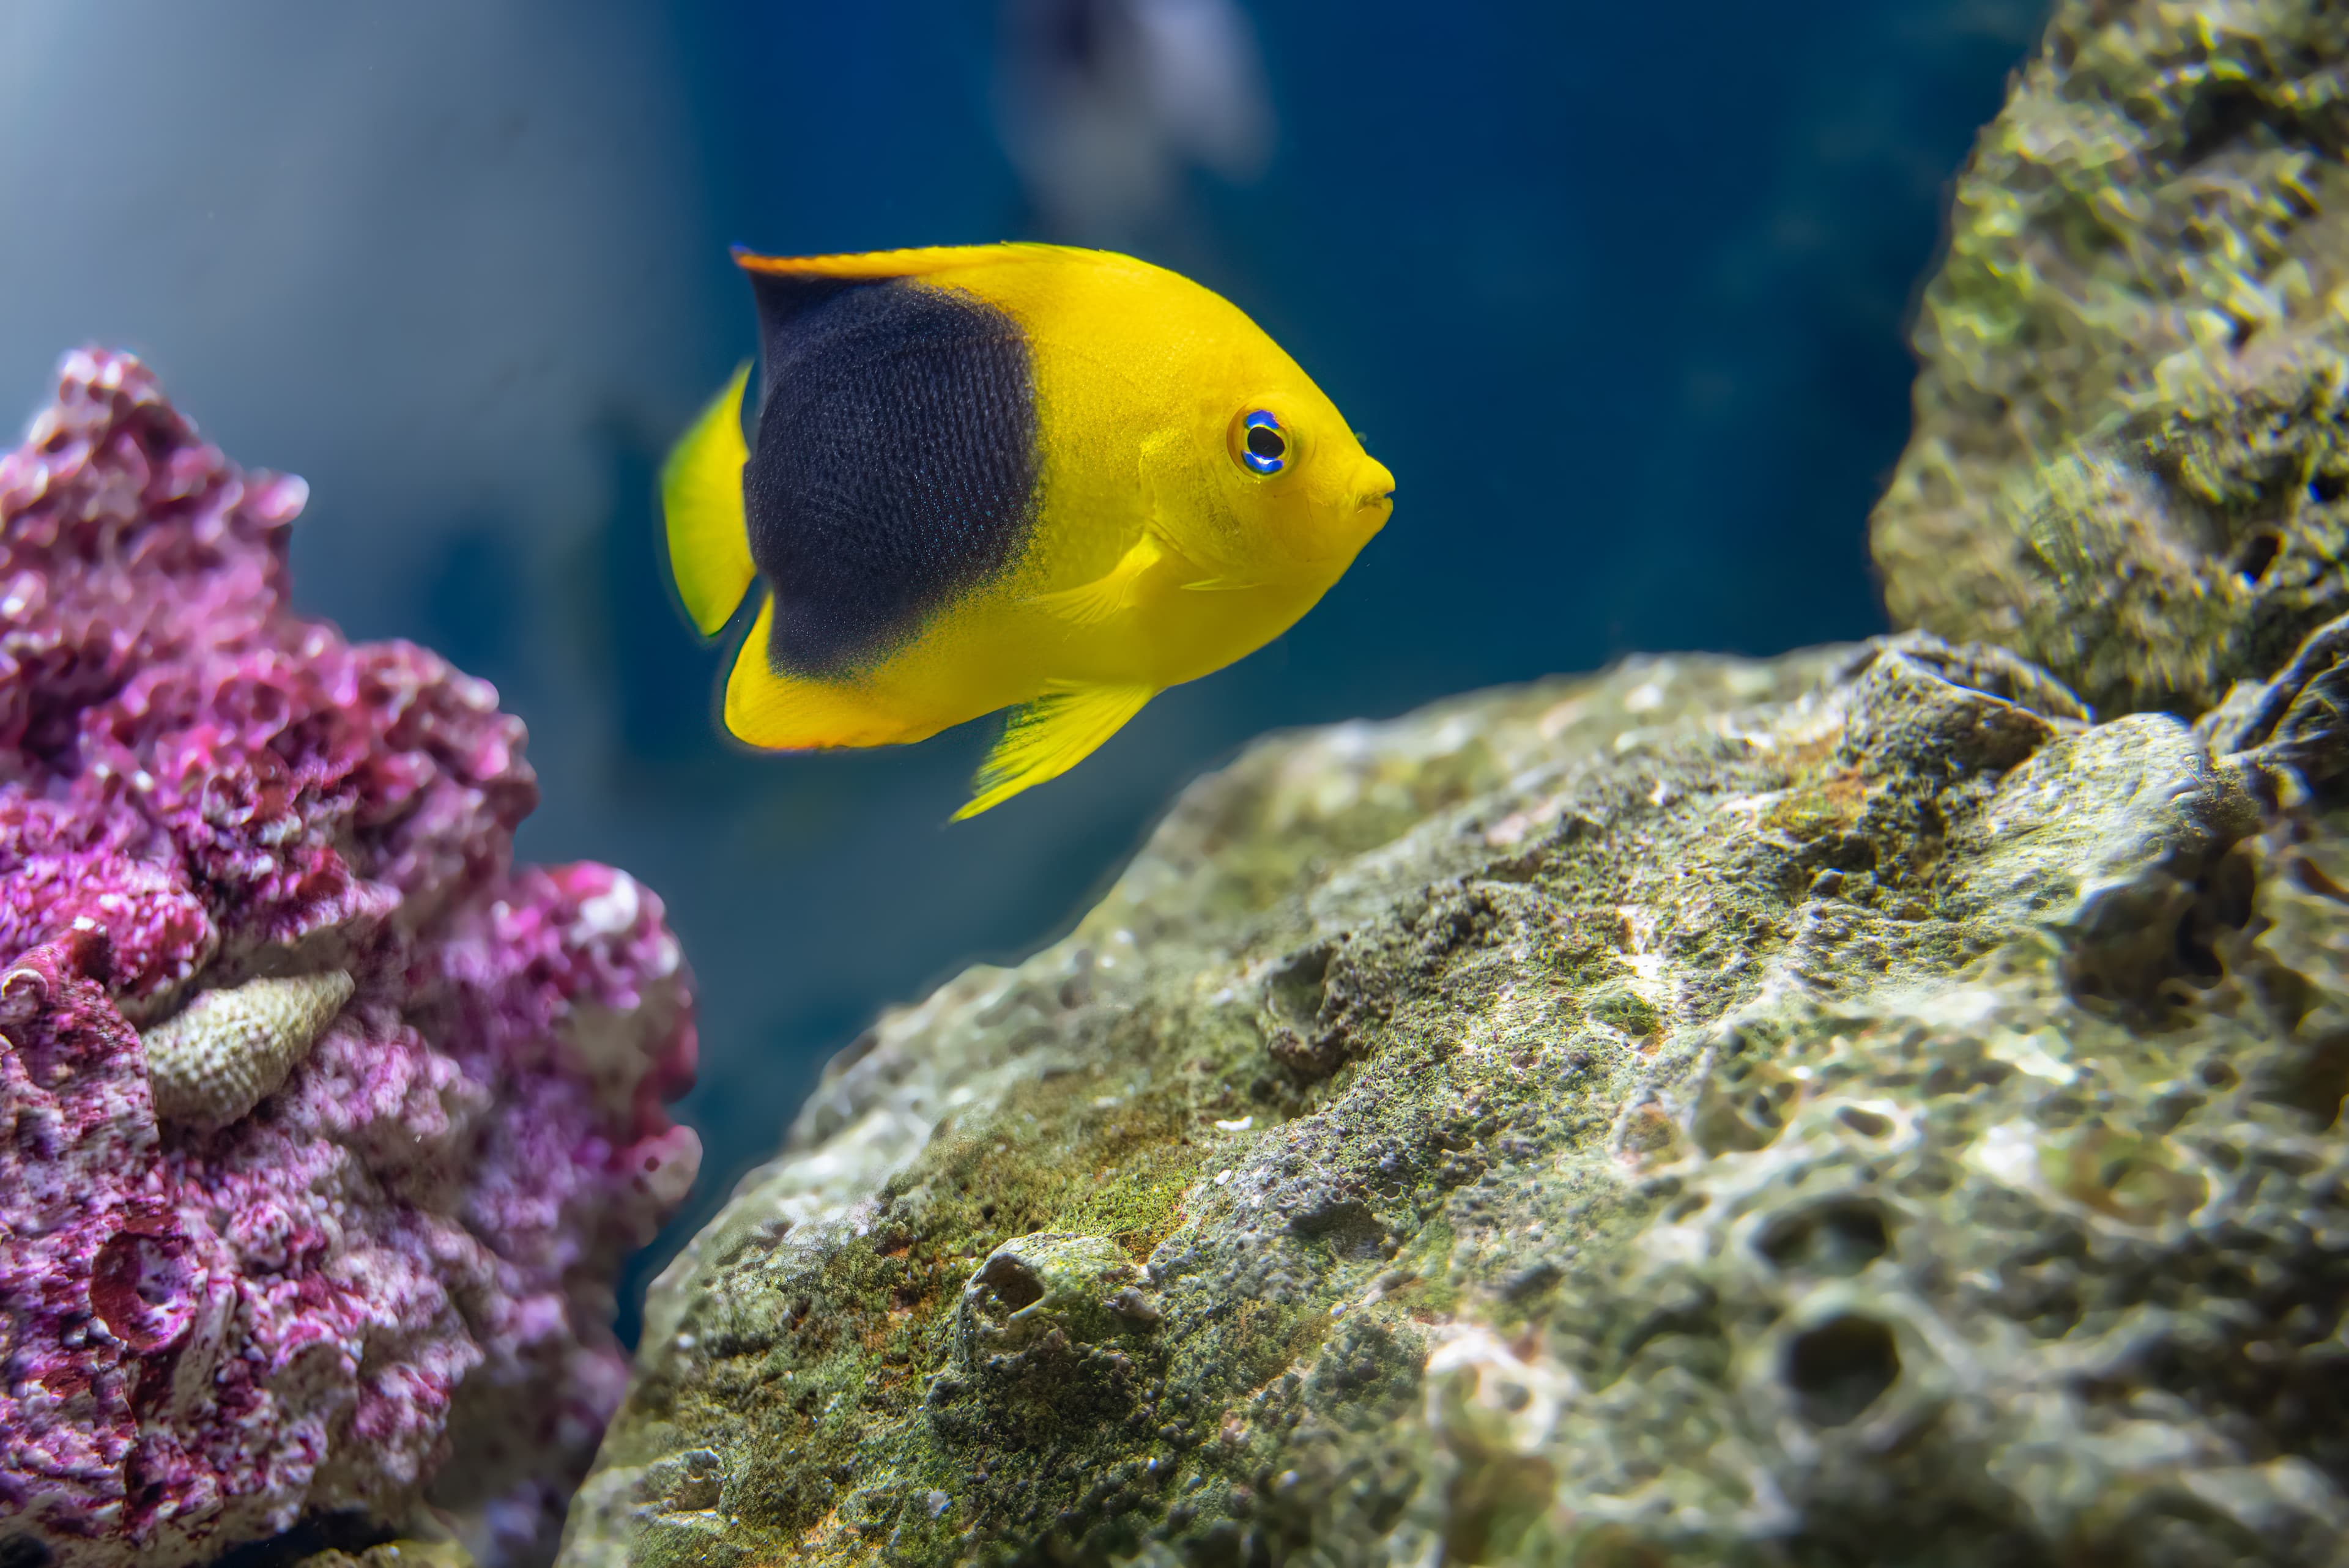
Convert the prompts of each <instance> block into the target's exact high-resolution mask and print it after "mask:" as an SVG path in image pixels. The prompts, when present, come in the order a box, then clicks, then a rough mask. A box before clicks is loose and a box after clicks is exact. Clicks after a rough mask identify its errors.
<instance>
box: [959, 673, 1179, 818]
mask: <svg viewBox="0 0 2349 1568" xmlns="http://www.w3.org/2000/svg"><path fill="white" fill-rule="evenodd" d="M1157 695H1158V692H1157V689H1156V688H1155V687H1153V686H1054V687H1052V688H1050V690H1047V691H1046V692H1045V693H1044V695H1043V696H1040V697H1038V698H1037V699H1036V700H1035V701H1034V702H1031V703H1030V704H1029V705H1028V706H1027V707H1023V708H1020V709H1019V710H1018V711H1016V712H1015V713H1013V714H1012V716H1011V724H1010V727H1009V728H1007V729H1006V730H1004V732H1003V738H1002V739H1001V740H999V741H997V742H996V743H995V749H994V750H992V751H990V752H988V754H987V760H986V762H984V763H982V764H981V765H980V767H979V769H978V779H977V780H976V783H977V788H978V793H977V794H975V795H973V796H972V797H971V798H970V803H969V804H968V805H967V806H965V807H964V808H963V809H962V810H959V811H957V812H956V813H955V814H954V820H956V821H957V822H959V821H961V820H964V819H965V818H968V817H976V816H978V814H979V813H980V812H981V811H985V810H990V809H991V808H993V807H997V806H1000V805H1001V804H1003V802H1004V801H1006V800H1009V799H1011V797H1013V796H1014V795H1017V794H1019V791H1021V790H1022V789H1027V788H1029V787H1030V785H1034V784H1041V783H1043V782H1044V780H1046V779H1058V778H1059V777H1060V776H1061V774H1063V773H1066V772H1067V771H1068V770H1069V769H1071V768H1074V767H1075V766H1076V765H1077V764H1078V763H1080V762H1082V761H1083V760H1084V759H1085V758H1088V757H1090V756H1092V753H1093V751H1094V749H1095V748H1097V747H1099V746H1100V745H1101V743H1102V741H1104V740H1107V739H1108V738H1110V737H1111V736H1112V735H1115V734H1116V733H1117V732H1118V730H1119V729H1120V728H1122V727H1123V726H1124V724H1125V721H1126V720H1127V719H1130V718H1132V717H1133V716H1134V715H1135V714H1137V713H1140V712H1141V711H1142V705H1143V704H1144V703H1146V702H1148V701H1149V700H1150V699H1151V698H1152V697H1154V696H1157Z"/></svg>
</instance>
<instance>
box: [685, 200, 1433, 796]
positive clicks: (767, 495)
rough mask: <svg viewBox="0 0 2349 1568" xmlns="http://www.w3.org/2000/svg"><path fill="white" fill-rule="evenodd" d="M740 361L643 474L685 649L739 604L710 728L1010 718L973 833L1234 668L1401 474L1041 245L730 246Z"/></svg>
mask: <svg viewBox="0 0 2349 1568" xmlns="http://www.w3.org/2000/svg"><path fill="white" fill-rule="evenodd" d="M735 260H736V262H737V263H739V264H740V266H741V267H742V269H743V270H744V272H746V273H748V274H749V275H750V285H751V292H752V294H754V295H755V297H756V301H757V305H758V317H759V362H760V371H761V374H760V385H759V405H758V409H757V415H756V419H755V422H754V426H753V428H752V430H751V433H750V438H749V439H748V440H747V441H746V440H745V439H744V435H743V428H742V397H743V391H744V388H745V387H746V386H747V384H748V381H749V378H750V366H749V365H748V364H745V365H744V366H742V367H741V368H740V370H738V371H736V372H735V374H734V378H733V380H732V381H731V382H730V383H729V384H728V386H727V387H726V389H725V390H724V391H723V392H721V393H720V394H719V396H718V397H717V399H716V400H715V401H714V402H712V403H711V404H710V405H709V408H708V409H707V410H706V411H705V412H704V413H703V414H702V416H701V418H699V420H698V422H697V423H696V424H695V425H694V427H693V428H692V429H691V430H690V431H688V433H687V435H686V437H685V438H684V439H683V440H682V441H680V442H679V443H678V447H677V449H676V450H675V451H674V452H673V453H672V454H671V455H670V457H669V459H668V461H667V464H666V466H665V467H664V468H663V469H662V473H661V495H662V504H663V508H664V510H665V511H666V513H667V530H668V550H669V562H670V567H671V569H672V571H673V572H674V573H676V577H677V585H678V593H679V594H680V596H681V597H682V598H683V600H684V602H685V607H686V611H687V613H688V614H690V615H691V616H692V618H693V621H694V624H696V625H697V626H698V627H699V628H700V630H701V632H702V634H703V635H705V636H714V635H716V634H718V632H719V630H720V629H721V628H723V626H724V625H725V624H726V623H727V622H728V621H729V620H730V619H731V618H732V616H733V614H734V612H735V611H736V610H737V609H738V608H739V607H740V604H741V603H742V601H743V599H744V597H745V596H746V595H747V594H749V593H750V591H751V589H752V586H753V584H754V583H759V584H761V585H763V588H764V590H765V592H764V593H763V595H762V599H761V604H760V607H759V613H758V616H757V619H756V620H755V621H754V622H753V623H752V624H751V626H750V633H749V635H748V636H747V637H746V638H745V639H744V641H743V644H742V646H741V649H740V653H739V654H738V655H737V656H736V658H735V662H734V666H733V673H732V674H731V675H730V676H729V677H728V679H727V683H726V707H725V712H726V727H727V728H728V729H730V730H731V731H732V732H733V733H734V734H735V735H736V736H737V737H739V738H741V739H743V740H745V741H748V742H750V744H751V745H754V746H759V747H766V748H779V749H801V748H816V747H835V746H888V745H895V744H899V743H902V742H909V741H916V740H922V739H926V738H928V737H930V736H932V735H935V734H936V733H937V732H938V731H939V730H942V729H945V728H947V727H949V726H951V725H957V724H960V723H962V722H963V721H964V720H966V719H971V718H977V717H979V716H981V715H983V714H988V713H993V712H995V711H996V710H997V709H999V708H1006V707H1009V708H1013V709H1015V710H1016V711H1015V712H1014V713H1013V714H1012V716H1011V720H1010V723H1009V727H1007V729H1006V730H1005V732H1004V735H1003V738H1002V739H1001V740H1000V741H999V743H998V744H997V746H996V747H995V748H994V750H993V751H991V752H990V753H989V754H988V758H987V761H986V763H985V765H984V766H983V767H982V768H981V769H979V774H978V780H977V783H976V787H975V792H974V794H973V795H972V798H971V799H970V801H969V802H968V804H967V805H965V806H964V807H963V808H962V810H960V811H958V812H957V813H956V817H957V820H959V819H961V818H964V817H969V816H974V815H976V814H978V812H980V811H984V810H988V808H989V807H992V806H996V805H999V804H1000V803H1001V802H1002V801H1004V800H1006V799H1009V798H1010V797H1011V796H1013V795H1016V794H1018V793H1019V791H1020V790H1022V789H1027V788H1028V787H1029V786H1030V785H1032V784H1040V783H1042V782H1043V781H1044V780H1046V779H1051V778H1055V777H1057V776H1058V775H1060V774H1061V773H1063V772H1065V771H1067V770H1068V769H1070V768H1071V767H1074V766H1075V765H1076V764H1077V763H1078V762H1080V761H1081V760H1082V759H1083V758H1085V757H1086V756H1087V755H1088V754H1089V753H1091V752H1092V750H1093V748H1096V747H1098V746H1100V745H1101V744H1102V742H1103V741H1104V740H1106V739H1108V738H1110V736H1111V735H1112V734H1114V733H1115V732H1116V731H1117V729H1118V727H1120V726H1121V725H1123V724H1124V723H1125V722H1126V720H1128V719H1130V718H1132V717H1133V716H1134V715H1135V714H1136V713H1138V712H1139V711H1141V708H1142V706H1143V704H1144V703H1146V702H1148V701H1149V700H1150V699H1151V698H1152V697H1153V696H1155V695H1157V694H1158V693H1159V692H1161V691H1163V690H1164V689H1165V688H1166V687H1168V686H1174V685H1176V684H1178V683H1180V682H1183V681H1187V680H1195V679H1197V678H1198V677H1199V676H1204V675H1206V674H1208V673H1210V672H1211V671H1214V670H1217V669H1221V668H1222V667H1223V666H1224V665H1227V664H1230V663H1231V662H1232V661H1234V660H1235V659H1237V658H1240V657H1241V656H1243V655H1247V654H1249V653H1252V652H1254V651H1255V650H1256V649H1257V648H1259V647H1261V646H1263V645H1265V644H1266V643H1268V642H1269V641H1271V640H1272V639H1273V638H1274V637H1276V636H1278V635H1279V634H1281V633H1282V632H1284V631H1286V630H1288V627H1289V626H1291V625H1292V624H1295V623H1296V621H1297V620H1298V618H1299V616H1301V615H1303V614H1305V612H1306V611H1308V610H1309V609H1311V608H1312V607H1313V604H1314V602H1315V601H1317V600H1319V598H1320V597H1321V595H1322V594H1323V593H1326V592H1328V591H1329V588H1330V584H1332V583H1335V582H1337V580H1338V578H1339V577H1340V575H1341V574H1342V573H1344V572H1345V570H1346V568H1347V567H1348V566H1349V565H1350V564H1351V563H1352V562H1353V559H1354V556H1355V555H1356V553H1357V552H1360V551H1361V548H1362V546H1363V545H1364V544H1365V543H1366V542H1369V540H1370V537H1371V535H1372V534H1374V533H1376V532H1377V531H1379V529H1380V528H1381V526H1382V525H1383V524H1384V523H1385V522H1386V520H1387V514H1388V512H1389V511H1390V510H1391V509H1392V500H1391V499H1390V497H1391V495H1392V491H1393V489H1394V477H1393V476H1392V474H1390V473H1389V472H1388V471H1387V470H1386V469H1385V468H1384V467H1383V466H1381V464H1380V463H1379V462H1378V461H1377V460H1376V459H1372V458H1371V456H1370V455H1369V454H1368V453H1367V452H1365V451H1364V450H1363V449H1362V447H1361V442H1360V441H1358V440H1357V439H1356V438H1355V437H1354V433H1353V431H1352V430H1351V429H1350V428H1348V427H1347V425H1346V422H1345V420H1344V419H1343V418H1340V415H1339V413H1338V410H1337V408H1336V407H1334V406H1332V405H1331V403H1330V399H1329V398H1328V397H1324V396H1322V394H1321V390H1320V388H1319V387H1316V386H1314V385H1313V382H1312V381H1311V379H1310V378H1309V377H1307V376H1306V374H1305V372H1304V371H1302V370H1300V369H1299V368H1298V366H1297V362H1296V361H1295V360H1293V359H1291V358H1289V356H1288V355H1287V354H1285V353H1283V352H1282V351H1281V349H1280V347H1279V346H1278V345H1277V344H1275V343H1274V342H1273V341H1272V339H1271V338H1269V337H1268V336H1266V335H1265V334H1264V333H1263V331H1262V330H1260V329H1259V328H1258V327H1257V325H1256V324H1255V323H1254V322H1252V321H1250V320H1249V319H1248V318H1247V316H1246V315H1242V314H1241V313H1240V311H1239V310H1238V309H1237V307H1236V306H1234V305H1233V304H1230V303H1229V302H1228V301H1226V300H1225V299H1223V298H1222V297H1221V296H1219V295H1217V294H1214V293H1212V292H1210V291H1209V290H1207V289H1205V288H1202V287H1201V286H1200V285H1199V284H1195V283H1193V282H1191V281H1190V280H1189V279H1187V278H1185V277H1182V276H1179V275H1178V274H1176V273H1171V272H1168V271H1166V270H1164V268H1161V267H1155V266H1152V265H1150V264H1149V263H1145V262H1139V261H1136V260H1134V259H1133V258H1132V257H1129V256H1123V255H1117V254H1114V253H1110V252H1106V251H1087V250H1075V249H1070V248H1067V247H1063V246H1058V245H1042V244H996V245H961V246H947V247H939V248H933V249H925V250H905V251H882V252H876V253H870V254H864V255H840V256H810V257H789V258H787V257H775V256H759V255H751V254H749V253H745V252H742V251H740V250H739V249H738V250H737V251H736V253H735Z"/></svg>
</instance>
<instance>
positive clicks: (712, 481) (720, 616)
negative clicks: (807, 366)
mask: <svg viewBox="0 0 2349 1568" xmlns="http://www.w3.org/2000/svg"><path fill="white" fill-rule="evenodd" d="M749 381H750V363H749V362H748V361H747V360H746V361H745V362H744V363H743V365H742V366H741V368H740V369H739V370H737V371H735V372H734V379H732V380H731V381H729V382H728V383H727V384H726V389H725V390H724V391H722V392H720V393H719V394H718V396H717V397H715V398H714V399H712V400H711V402H710V405H709V407H707V408H704V409H703V410H702V411H701V418H698V419H696V420H695V421H694V422H693V428H691V429H690V430H688V431H687V432H686V433H685V438H684V439H683V440H681V441H679V442H678V444H677V447H676V449H674V450H673V451H671V452H670V453H669V455H668V461H667V462H666V463H663V464H662V465H661V476H660V490H661V511H662V513H663V514H664V515H665V516H666V517H667V520H668V569H669V572H670V573H671V574H673V575H674V576H675V577H676V578H677V592H678V597H680V598H682V599H683V600H684V601H685V613H686V614H688V615H690V616H692V617H693V624H695V625H696V626H698V627H699V628H700V630H701V634H702V635H703V636H705V637H714V636H716V635H717V634H718V631H719V627H721V626H723V625H725V624H726V623H727V621H728V619H729V618H730V617H731V616H732V615H733V614H734V611H735V608H736V606H738V605H740V603H742V595H743V594H745V593H749V592H750V580H751V579H752V578H753V577H755V576H757V575H758V571H759V569H758V568H757V567H756V566H754V565H752V564H751V562H750V530H749V527H748V526H747V525H746V524H745V523H744V521H743V518H742V465H743V463H744V462H745V461H746V460H747V459H749V456H750V452H749V449H748V448H746V447H745V446H744V445H743V444H742V388H743V387H744V386H745V385H746V384H747V383H748V382H749Z"/></svg>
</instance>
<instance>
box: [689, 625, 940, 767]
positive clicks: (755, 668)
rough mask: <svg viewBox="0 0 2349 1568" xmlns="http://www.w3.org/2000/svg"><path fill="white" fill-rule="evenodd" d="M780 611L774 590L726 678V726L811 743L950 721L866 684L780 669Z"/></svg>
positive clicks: (920, 733)
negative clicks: (773, 654) (773, 652)
mask: <svg viewBox="0 0 2349 1568" xmlns="http://www.w3.org/2000/svg"><path fill="white" fill-rule="evenodd" d="M774 618H775V602H774V600H773V599H771V598H770V599H768V600H767V601H766V602H765V603H762V604H761V605H760V606H759V618H758V619H757V620H756V621H755V622H753V623H752V624H751V626H750V636H749V637H748V638H747V639H745V640H744V642H743V644H742V651H741V652H740V653H739V654H737V655H735V656H734V673H733V674H732V675H730V676H728V677H727V680H726V727H727V729H728V730H729V731H730V732H731V733H732V734H733V735H734V737H735V738H737V739H739V740H747V741H749V742H750V744H751V745H753V746H759V747H764V748H767V749H769V750H771V751H811V750H814V749H816V748H822V747H833V746H894V745H896V744H898V743H900V742H903V741H912V740H926V739H927V738H929V737H931V736H933V735H936V733H937V732H938V731H939V730H941V729H943V728H944V727H945V726H944V725H943V724H942V723H940V722H939V721H938V720H937V719H936V717H935V716H933V715H931V714H928V713H925V712H917V711H915V710H912V709H909V708H907V707H905V705H904V704H903V703H901V702H897V701H893V700H892V699H891V698H890V697H889V696H887V695H885V694H883V693H880V692H875V691H872V690H870V689H868V688H866V687H864V686H852V685H849V684H847V683H844V682H840V681H819V680H809V679H806V678H804V677H802V676H788V675H778V674H776V673H775V670H774V669H773V667H772V666H771V665H769V664H768V663H767V645H768V641H767V640H768V636H769V634H771V632H772V630H773V624H774Z"/></svg>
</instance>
